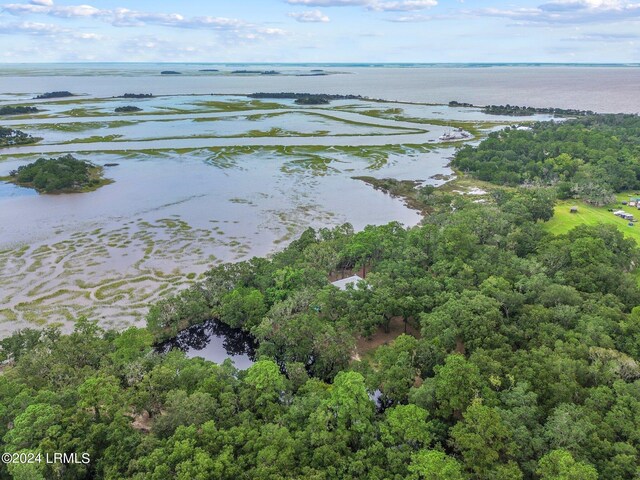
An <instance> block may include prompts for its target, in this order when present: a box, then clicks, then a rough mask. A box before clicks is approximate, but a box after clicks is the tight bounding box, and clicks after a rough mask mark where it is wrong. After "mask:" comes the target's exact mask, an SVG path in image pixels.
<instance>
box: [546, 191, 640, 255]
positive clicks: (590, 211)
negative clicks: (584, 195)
mask: <svg viewBox="0 0 640 480" xmlns="http://www.w3.org/2000/svg"><path fill="white" fill-rule="evenodd" d="M630 196H633V194H629V193H625V194H619V195H617V200H618V201H617V203H615V204H612V205H608V206H606V207H592V206H590V205H587V204H585V203H583V202H580V201H578V200H562V201H559V202H558V203H557V204H556V207H555V213H554V215H553V218H552V219H551V220H549V221H548V222H547V223H546V227H547V229H548V230H549V231H550V232H551V233H554V234H556V235H559V234H562V233H566V232H568V231H569V230H571V229H572V228H574V227H577V226H578V225H597V224H599V223H607V224H611V225H615V226H616V227H617V228H618V230H620V231H621V232H622V233H624V235H625V236H626V237H628V238H633V239H634V240H635V241H636V242H637V243H638V245H640V223H637V224H636V225H635V226H633V227H630V226H629V225H628V223H629V222H628V221H627V220H623V219H622V218H620V217H616V216H615V215H614V214H613V213H612V212H609V211H607V210H608V209H610V208H611V209H614V210H624V211H626V212H628V213H632V214H633V215H635V217H636V219H638V218H640V210H637V209H636V208H635V207H629V206H627V205H622V204H621V203H620V202H621V201H623V200H624V201H628V200H629V197H630ZM572 206H576V207H578V212H577V213H570V209H571V207H572Z"/></svg>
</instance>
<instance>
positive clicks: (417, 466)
mask: <svg viewBox="0 0 640 480" xmlns="http://www.w3.org/2000/svg"><path fill="white" fill-rule="evenodd" d="M409 472H410V473H411V477H409V478H410V479H411V480H465V479H466V478H467V477H466V476H465V475H464V473H463V472H462V467H461V466H460V464H459V463H458V461H457V460H455V459H454V458H452V457H449V456H448V455H447V454H445V453H443V452H439V451H437V450H422V451H420V452H418V453H416V454H414V455H413V457H412V458H411V465H409Z"/></svg>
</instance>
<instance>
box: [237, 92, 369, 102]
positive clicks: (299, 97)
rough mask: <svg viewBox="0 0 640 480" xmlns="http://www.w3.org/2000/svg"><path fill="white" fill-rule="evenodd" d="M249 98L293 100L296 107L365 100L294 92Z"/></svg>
mask: <svg viewBox="0 0 640 480" xmlns="http://www.w3.org/2000/svg"><path fill="white" fill-rule="evenodd" d="M247 97H249V98H257V99H272V98H273V99H278V100H281V99H287V100H295V103H297V104H298V105H326V104H328V103H329V102H330V101H331V100H366V97H363V96H361V95H339V94H328V93H294V92H279V93H270V92H258V93H250V94H249V95H247Z"/></svg>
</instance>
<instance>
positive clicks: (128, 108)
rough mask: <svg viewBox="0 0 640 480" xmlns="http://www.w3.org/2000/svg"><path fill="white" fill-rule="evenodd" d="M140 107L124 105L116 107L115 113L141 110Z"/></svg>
mask: <svg viewBox="0 0 640 480" xmlns="http://www.w3.org/2000/svg"><path fill="white" fill-rule="evenodd" d="M141 111H142V109H141V108H140V107H136V106H135V105H124V106H122V107H116V109H115V112H116V113H133V112H141Z"/></svg>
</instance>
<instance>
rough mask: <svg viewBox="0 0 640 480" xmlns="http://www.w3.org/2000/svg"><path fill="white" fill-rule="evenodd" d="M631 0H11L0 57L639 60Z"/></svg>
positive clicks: (638, 12) (0, 24) (2, 11)
mask: <svg viewBox="0 0 640 480" xmlns="http://www.w3.org/2000/svg"><path fill="white" fill-rule="evenodd" d="M83 1H87V2H89V3H86V4H83V3H82V2H83ZM0 2H2V0H0ZM635 2H640V0H631V1H627V0H538V1H535V0H534V1H528V2H519V3H517V4H514V3H512V2H507V1H501V0H453V1H449V0H210V1H193V0H191V1H182V2H178V1H167V0H154V1H151V0H139V1H135V2H133V1H125V0H122V1H120V0H93V1H92V0H79V1H74V0H13V1H10V2H6V3H0V62H55V61H64V62H72V61H167V62H181V61H191V62H586V63H591V62H595V63H609V62H622V63H625V62H640V3H635Z"/></svg>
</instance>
